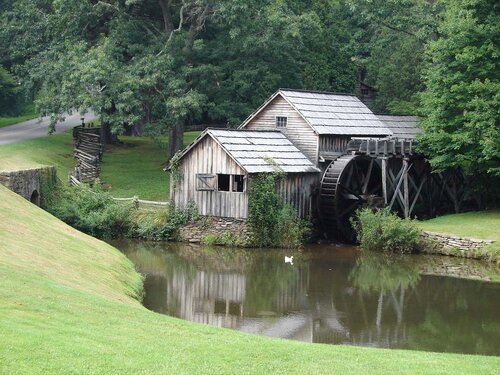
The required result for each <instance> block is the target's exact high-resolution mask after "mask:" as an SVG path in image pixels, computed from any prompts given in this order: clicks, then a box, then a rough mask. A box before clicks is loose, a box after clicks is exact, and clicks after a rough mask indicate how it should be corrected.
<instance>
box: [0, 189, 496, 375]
mask: <svg viewBox="0 0 500 375" xmlns="http://www.w3.org/2000/svg"><path fill="white" fill-rule="evenodd" d="M47 233H50V236H47ZM0 283H1V285H2V288H0V332H2V334H1V335H0V373H4V374H14V373H22V374H29V373H33V374H39V373H51V374H52V373H54V374H55V373H57V374H68V373H72V374H74V373H81V374H83V373H85V374H87V373H93V374H110V373H116V374H125V373H126V374H130V373H175V374H197V373H200V374H235V373H255V374H270V373H273V374H274V373H281V374H327V373H328V374H331V373H339V374H346V373H349V374H355V373H362V374H387V373H397V374H433V373H435V374H438V373H439V374H447V373H449V374H451V373H469V374H495V373H497V370H498V368H499V366H500V357H486V356H472V355H458V354H439V353H428V352H416V351H403V350H384V349H373V348H359V347H349V346H332V345H321V344H307V343H300V342H295V341H286V340H279V339H271V338H266V337H260V336H253V335H249V334H244V333H241V332H236V331H230V330H226V329H219V328H216V327H212V326H208V325H199V324H196V323H191V322H186V321H182V320H178V319H175V318H171V317H167V316H164V315H160V314H156V313H154V312H151V311H148V310H146V309H145V308H144V307H142V306H141V304H140V303H139V302H138V301H137V297H138V295H139V293H140V290H141V285H142V281H141V278H140V276H139V275H138V274H137V273H136V272H135V271H134V267H133V265H132V263H131V262H130V261H129V260H128V259H127V258H126V257H125V256H124V255H122V254H121V253H120V252H119V251H118V250H116V249H114V248H113V247H111V246H109V245H107V244H105V243H103V242H101V241H99V240H96V239H94V238H92V237H89V236H86V235H84V234H82V233H80V232H78V231H76V230H75V229H72V228H71V227H69V226H67V225H65V224H64V223H62V222H61V221H59V220H57V219H55V218H54V217H53V216H51V215H49V214H48V213H46V212H44V211H43V210H41V209H39V208H38V207H35V206H33V205H31V204H29V203H28V202H27V201H25V200H23V199H22V198H21V197H19V196H17V195H15V194H13V193H11V192H10V191H8V190H7V189H6V188H4V187H3V186H0Z"/></svg>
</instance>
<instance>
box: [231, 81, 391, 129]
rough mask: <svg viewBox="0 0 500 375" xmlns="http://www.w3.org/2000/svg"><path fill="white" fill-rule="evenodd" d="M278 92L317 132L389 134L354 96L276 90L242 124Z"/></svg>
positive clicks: (382, 124) (262, 108)
mask: <svg viewBox="0 0 500 375" xmlns="http://www.w3.org/2000/svg"><path fill="white" fill-rule="evenodd" d="M278 95H280V96H281V97H283V99H285V100H286V101H287V102H288V104H290V105H291V106H292V107H293V108H294V109H295V110H296V111H297V112H298V113H299V114H300V115H301V116H302V118H303V119H304V120H305V121H306V123H307V124H309V126H310V127H311V128H312V129H313V130H314V131H315V132H316V133H317V134H339V135H360V136H361V135H367V136H391V135H392V132H391V130H390V129H389V128H388V127H387V126H386V125H385V124H384V123H383V122H382V121H380V120H379V119H378V118H377V116H375V114H374V113H373V112H372V111H371V110H370V109H369V108H368V107H367V106H366V105H365V104H364V103H363V102H362V101H361V100H359V99H358V98H357V97H356V96H355V95H352V94H338V93H331V92H320V91H302V90H290V89H279V90H278V91H277V92H275V93H274V94H273V95H272V96H271V97H270V98H269V99H268V100H267V101H266V102H265V103H264V104H263V105H262V106H260V107H259V109H257V111H255V112H254V113H253V114H252V115H250V116H249V117H248V118H247V119H246V120H245V121H244V122H243V124H242V125H241V127H240V128H243V127H245V126H246V125H247V124H248V123H249V122H250V121H251V120H252V119H254V118H255V117H256V116H257V115H258V114H259V113H260V112H261V111H262V110H264V108H265V107H266V106H267V105H268V104H269V103H270V102H271V101H272V100H273V99H274V98H276V97H277V96H278Z"/></svg>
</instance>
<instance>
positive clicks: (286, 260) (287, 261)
mask: <svg viewBox="0 0 500 375" xmlns="http://www.w3.org/2000/svg"><path fill="white" fill-rule="evenodd" d="M285 263H290V264H291V265H292V266H293V255H292V256H291V257H287V256H286V255H285Z"/></svg>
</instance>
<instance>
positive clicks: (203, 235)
mask: <svg viewBox="0 0 500 375" xmlns="http://www.w3.org/2000/svg"><path fill="white" fill-rule="evenodd" d="M250 237H251V233H250V229H249V225H248V222H247V221H246V220H241V219H233V218H223V217H211V216H203V217H202V218H201V219H199V220H197V221H196V222H191V223H188V224H185V225H183V226H181V227H180V228H179V240H180V241H182V242H191V243H206V244H210V245H225V246H231V245H232V246H249V245H250Z"/></svg>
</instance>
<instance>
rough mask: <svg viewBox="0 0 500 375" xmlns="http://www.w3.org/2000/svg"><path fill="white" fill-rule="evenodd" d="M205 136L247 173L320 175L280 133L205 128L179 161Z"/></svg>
mask: <svg viewBox="0 0 500 375" xmlns="http://www.w3.org/2000/svg"><path fill="white" fill-rule="evenodd" d="M206 135H209V136H211V137H212V138H213V139H214V140H215V141H216V142H217V143H218V144H219V145H220V146H221V147H222V148H223V149H224V150H225V151H226V152H227V153H228V155H229V156H230V157H231V158H232V159H233V160H234V161H235V162H236V163H238V164H239V165H240V166H241V167H242V168H243V169H245V170H246V171H247V172H248V173H260V172H274V171H275V170H276V166H277V167H279V169H280V170H282V171H283V172H286V173H305V172H319V171H320V170H319V169H318V168H316V166H315V165H314V164H313V163H312V162H311V161H310V160H309V159H308V158H307V157H306V156H305V155H304V154H303V153H302V152H301V151H300V150H299V149H298V148H297V147H295V146H294V145H293V143H292V142H290V140H289V139H288V138H287V137H286V136H285V135H284V134H283V133H281V132H280V131H265V130H233V129H210V128H208V129H207V130H205V131H204V132H203V133H202V134H201V135H200V136H199V137H198V139H197V140H196V141H195V142H193V143H192V144H191V145H190V146H189V147H188V148H186V149H185V150H184V151H183V153H182V154H181V157H183V156H184V155H185V154H186V153H187V152H188V151H189V150H190V149H192V148H193V147H194V146H195V145H196V144H197V143H198V142H199V141H200V140H201V139H203V138H204V137H205V136H206Z"/></svg>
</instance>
